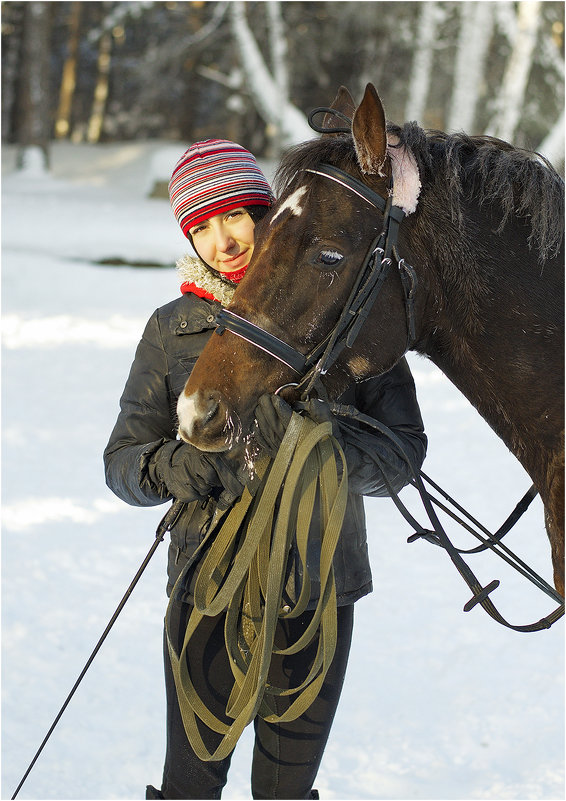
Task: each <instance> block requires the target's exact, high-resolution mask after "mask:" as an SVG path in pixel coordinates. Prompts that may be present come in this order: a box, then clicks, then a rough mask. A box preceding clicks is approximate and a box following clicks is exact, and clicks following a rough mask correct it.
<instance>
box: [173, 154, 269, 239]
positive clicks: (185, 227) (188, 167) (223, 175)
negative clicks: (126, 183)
mask: <svg viewBox="0 0 566 801" xmlns="http://www.w3.org/2000/svg"><path fill="white" fill-rule="evenodd" d="M169 197H170V198H171V208H172V209H173V214H174V215H175V217H176V218H177V222H178V223H179V225H180V226H181V230H182V231H183V233H184V235H185V236H186V237H187V238H189V228H192V227H193V226H194V225H198V223H200V222H202V221H203V220H208V218H209V217H214V216H215V215H216V214H225V213H226V212H228V211H230V210H231V209H237V208H238V207H239V206H270V205H271V204H272V203H273V201H274V196H273V193H272V191H271V187H270V186H269V184H268V183H267V181H266V180H265V176H264V175H263V173H262V171H261V170H260V169H259V167H258V165H257V162H256V160H255V158H254V157H253V156H252V154H251V153H250V152H249V151H248V150H246V149H245V148H243V147H242V146H241V145H237V144H236V143H235V142H229V141H227V140H226V139H205V140H204V141H202V142H195V144H194V145H191V146H190V147H189V149H188V150H187V151H186V152H185V153H184V154H183V155H182V156H181V158H180V159H179V161H178V162H177V164H176V166H175V169H174V170H173V175H172V176H171V180H170V182H169Z"/></svg>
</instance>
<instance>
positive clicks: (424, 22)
mask: <svg viewBox="0 0 566 801" xmlns="http://www.w3.org/2000/svg"><path fill="white" fill-rule="evenodd" d="M441 13H442V12H441V9H440V8H439V6H438V3H436V2H425V3H421V10H420V15H419V22H418V28H417V31H416V34H415V41H416V48H415V53H414V55H413V64H412V69H411V78H410V80H409V96H408V98H407V103H406V105H405V119H406V120H416V121H417V122H420V123H421V124H422V123H423V118H424V114H425V108H426V101H427V97H428V90H429V87H430V79H431V75H432V63H433V59H434V46H435V44H436V36H437V29H438V23H439V21H440V16H441Z"/></svg>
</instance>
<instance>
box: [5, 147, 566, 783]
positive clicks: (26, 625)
mask: <svg viewBox="0 0 566 801" xmlns="http://www.w3.org/2000/svg"><path fill="white" fill-rule="evenodd" d="M181 152H182V149H181V147H179V146H177V145H167V144H164V143H153V144H150V145H148V144H141V143H132V144H128V145H122V146H114V147H111V146H97V147H88V146H72V145H69V144H58V145H56V146H55V147H54V149H53V168H52V173H51V175H49V176H41V175H37V174H35V173H34V171H33V170H30V172H29V174H27V175H26V174H16V173H14V172H13V171H12V166H13V153H12V151H11V150H10V148H4V150H3V175H4V177H3V186H2V189H3V193H2V286H3V294H2V299H3V304H2V331H3V342H4V350H3V365H2V366H3V381H2V389H3V420H2V423H3V426H2V428H3V465H2V466H3V471H2V478H3V496H2V507H3V508H2V511H3V549H2V642H3V661H2V668H3V669H2V689H3V714H2V798H9V797H10V796H11V795H12V793H13V792H14V790H15V788H16V786H17V784H18V782H19V780H20V778H21V777H22V775H23V773H24V771H25V769H26V767H27V765H28V764H29V762H30V760H31V759H32V757H33V755H34V753H35V752H36V750H37V748H38V747H39V744H40V743H41V741H42V739H43V737H44V735H45V733H46V732H47V730H48V728H49V726H50V724H51V722H52V720H53V719H54V717H55V715H56V714H57V712H58V710H59V708H60V706H61V704H62V703H63V701H64V699H65V697H66V696H67V693H68V692H69V690H70V689H71V687H72V686H73V684H74V682H75V679H76V678H77V676H78V675H79V673H80V671H81V669H82V667H83V665H84V664H85V662H86V660H87V658H88V656H89V654H90V653H91V651H92V648H93V647H94V645H95V643H96V641H97V640H98V638H99V636H100V635H101V633H102V631H103V630H104V628H105V626H106V623H107V621H108V620H109V618H110V617H111V615H112V613H113V611H114V609H115V608H116V606H117V604H118V602H119V600H120V598H121V597H122V595H123V593H124V591H125V589H126V587H127V586H128V584H129V582H130V580H131V578H132V577H133V576H134V574H135V572H136V570H137V568H138V566H139V564H140V563H141V561H142V559H143V557H144V555H145V554H146V552H147V551H148V549H149V548H150V546H151V544H152V542H153V539H154V532H155V527H156V525H157V523H158V521H159V520H160V519H161V516H162V515H163V513H164V512H165V507H159V508H156V509H136V508H131V507H128V506H127V505H126V504H124V503H122V502H120V501H119V500H118V499H117V498H115V497H114V496H113V495H112V493H111V492H110V491H109V490H108V489H107V488H106V486H105V483H104V476H103V469H102V451H103V449H104V446H105V444H106V441H107V439H108V436H109V434H110V431H111V429H112V426H113V424H114V421H115V418H116V415H117V412H118V399H119V396H120V394H121V391H122V388H123V385H124V382H125V379H126V376H127V373H128V370H129V366H130V363H131V360H132V357H133V354H134V349H135V346H136V344H137V341H138V339H139V337H140V334H141V331H142V329H143V326H144V325H145V322H146V320H147V318H148V317H149V315H150V314H151V312H152V311H153V309H154V308H156V307H157V306H159V305H160V304H163V303H164V302H167V301H169V300H170V299H172V298H173V297H174V296H175V295H176V294H177V292H178V287H177V280H176V275H175V272H174V270H173V269H172V267H171V266H169V267H168V268H165V269H158V268H145V269H141V268H139V269H132V268H128V267H121V268H118V267H114V268H113V267H104V266H97V265H96V264H95V262H96V261H98V260H100V259H104V258H122V259H124V260H125V261H127V262H133V261H143V262H150V263H156V264H162V265H172V264H173V263H174V260H175V259H176V258H177V257H178V256H180V255H181V254H182V253H183V252H184V251H185V249H186V240H184V239H183V237H182V235H181V233H180V231H178V230H177V226H176V223H175V221H174V219H173V216H172V214H171V211H170V209H169V206H168V203H167V201H165V200H157V199H148V198H147V189H148V186H149V185H150V184H151V181H152V179H153V176H154V173H155V170H156V168H157V167H156V165H161V164H163V162H165V164H169V165H170V167H172V166H173V164H174V162H175V160H176V158H177V157H178V156H179V155H180V154H181ZM170 167H169V168H170ZM159 170H160V172H162V171H163V168H162V167H161V166H159ZM411 365H412V368H413V371H414V375H415V379H416V382H417V388H418V393H419V399H420V403H421V408H422V412H423V416H424V419H425V424H426V428H427V432H428V435H429V441H430V444H429V453H428V456H427V460H426V463H425V472H427V473H428V474H429V475H431V476H432V477H433V478H434V479H435V480H436V481H437V482H438V483H439V484H440V485H441V486H443V487H444V488H445V489H446V490H447V491H449V492H450V493H451V494H452V495H454V496H455V497H456V498H458V499H459V501H460V502H461V503H462V504H463V505H464V506H465V507H466V508H467V509H469V511H470V512H472V513H473V514H474V515H475V516H476V517H477V518H478V519H480V520H481V521H482V522H483V523H484V524H485V525H487V526H488V527H491V528H497V527H498V526H499V524H500V523H501V522H502V521H503V520H504V519H505V517H506V516H507V514H508V513H509V512H510V510H511V508H512V507H513V506H514V504H515V502H516V501H517V500H518V499H519V497H521V496H522V494H523V493H524V492H525V490H526V489H527V488H528V486H529V484H530V482H529V479H528V477H527V475H526V474H525V472H524V471H523V469H522V468H521V467H520V466H519V464H518V463H517V462H516V461H515V460H514V458H513V457H512V456H511V455H510V454H509V453H508V451H507V449H506V448H505V447H504V445H503V444H502V443H501V442H500V441H499V440H498V439H497V438H496V436H495V435H494V434H493V433H492V432H491V430H490V429H489V428H488V427H487V425H486V424H485V423H484V422H483V421H482V420H481V418H480V417H479V416H478V414H477V413H476V412H475V411H474V409H472V408H471V407H470V405H469V404H468V402H467V401H466V400H465V399H464V398H463V397H462V396H461V395H460V394H459V393H458V392H457V391H456V390H455V389H454V388H453V387H452V385H451V384H450V383H449V382H448V381H447V380H446V379H445V378H444V376H442V374H440V373H439V371H438V370H437V369H436V368H435V367H434V366H433V365H431V364H429V363H428V362H426V361H425V360H423V359H420V358H411ZM404 497H405V500H406V501H407V502H408V503H409V504H411V508H413V509H414V510H418V509H419V505H418V503H416V499H415V498H414V495H413V491H412V490H406V491H405V492H404ZM366 508H367V514H368V527H369V539H370V543H371V546H370V547H371V558H372V567H373V572H374V587H375V589H374V592H373V593H372V594H371V595H370V596H368V597H366V598H364V599H362V600H361V601H360V602H359V603H358V604H357V605H356V612H357V617H356V629H355V634H354V643H353V647H352V652H351V658H350V667H349V671H348V676H347V681H346V685H345V688H344V692H343V696H342V700H341V704H340V707H339V710H338V714H337V717H336V721H335V724H334V728H333V731H332V735H331V738H330V741H329V744H328V747H327V750H326V754H325V757H324V760H323V763H322V767H321V770H320V773H319V777H318V780H317V787H318V789H319V791H320V794H321V798H327V799H331V798H335V799H561V798H564V773H563V758H564V695H563V679H564V659H563V657H564V635H563V631H564V629H563V621H561V622H559V623H558V624H557V625H556V626H554V627H553V628H552V629H550V630H549V631H544V632H541V633H536V634H519V633H516V632H513V631H510V630H508V629H505V628H503V627H502V626H500V625H498V624H497V623H495V622H494V621H492V620H491V619H490V618H489V617H488V616H487V615H486V614H485V613H484V612H483V610H481V609H480V608H479V607H478V608H476V609H475V610H473V611H472V612H470V613H468V614H466V613H464V612H463V611H462V607H463V605H464V604H465V602H466V601H467V600H468V599H469V596H470V592H469V590H468V588H467V587H466V585H465V584H464V582H463V581H462V579H461V578H460V577H459V575H458V574H457V573H456V571H455V569H454V568H453V566H452V564H451V563H450V560H449V559H448V557H447V556H446V554H444V553H443V552H442V551H441V550H440V549H438V548H435V547H433V546H431V545H429V544H427V543H424V542H417V543H414V544H411V545H409V544H407V542H406V538H407V536H408V535H410V534H411V533H412V532H411V530H410V529H409V528H408V525H407V524H406V523H405V521H404V520H403V519H402V518H401V517H400V515H399V513H398V512H397V511H396V509H395V507H394V505H393V503H392V502H391V501H389V500H385V499H370V500H368V501H367V503H366ZM418 514H419V516H420V517H421V519H423V520H424V514H423V513H422V512H419V513H418ZM450 530H451V531H453V532H454V533H455V534H456V536H457V539H458V541H459V542H460V543H465V545H466V547H471V546H472V545H475V544H476V542H475V540H471V539H468V537H464V538H463V537H462V536H461V535H460V534H459V533H458V532H455V531H454V528H452V527H451V529H450ZM508 543H509V546H510V547H511V548H513V549H514V550H516V551H517V552H518V553H519V554H520V555H521V556H522V557H523V558H524V559H525V560H526V561H527V562H528V563H530V564H532V566H533V567H534V568H535V569H537V570H538V571H539V572H541V573H542V575H543V576H544V577H545V578H547V580H551V570H550V557H549V548H548V544H547V540H546V535H545V532H544V527H543V520H542V509H541V505H540V502H539V501H538V499H537V501H536V502H535V503H534V504H533V506H532V507H531V509H530V510H529V512H528V513H527V514H526V515H525V516H524V517H523V518H522V520H521V522H520V524H519V525H518V526H517V527H516V529H514V532H513V533H512V534H510V535H509V536H508ZM166 550H167V546H166V545H165V544H163V545H161V546H160V549H158V550H157V553H156V555H155V556H154V558H153V560H152V561H151V563H150V565H149V567H148V569H147V571H146V573H145V574H144V576H143V577H142V579H141V581H140V583H139V585H138V587H137V588H136V590H135V591H134V593H133V595H132V596H131V598H130V599H129V601H128V603H127V605H126V607H125V609H124V611H123V613H122V615H121V616H120V617H119V619H118V621H117V623H116V625H115V626H114V628H113V629H112V632H111V633H110V635H109V637H108V639H107V641H106V643H105V644H104V646H103V648H102V650H101V651H100V653H99V654H98V656H97V657H96V659H95V661H94V663H93V665H92V667H91V668H90V670H89V672H88V673H87V675H86V677H85V679H84V681H83V682H82V684H81V686H80V688H79V690H78V692H77V694H76V695H75V697H74V698H73V700H72V701H71V703H70V704H69V707H68V709H67V711H66V712H65V714H64V715H63V717H62V719H61V721H60V723H59V724H58V726H57V728H56V729H55V732H54V734H53V736H52V738H51V740H50V741H49V743H48V744H47V746H46V747H45V750H44V751H43V754H42V755H41V757H40V758H39V760H38V762H37V764H36V765H35V767H34V769H33V770H32V772H31V774H30V776H29V778H28V779H27V781H26V783H25V784H24V786H23V788H22V790H21V791H20V794H19V797H20V798H22V799H25V798H35V799H65V798H69V799H111V798H118V799H136V798H143V797H144V790H145V785H146V784H147V783H153V784H155V785H157V786H159V784H160V780H161V769H162V760H163V754H164V743H165V732H164V690H163V682H162V665H161V631H162V618H163V614H164V611H165V604H166V597H165V556H166ZM472 566H473V567H474V569H475V570H476V571H477V573H478V576H479V577H480V579H481V580H482V581H483V582H484V583H486V582H487V581H490V580H491V579H494V578H499V579H501V587H500V588H499V589H498V590H497V591H496V592H495V594H494V595H493V596H492V597H493V599H494V601H495V602H496V604H497V605H498V606H499V608H500V610H501V611H502V613H503V614H504V615H506V616H507V617H508V619H510V621H511V622H512V623H521V624H522V623H530V622H532V621H535V620H538V619H539V618H540V617H542V616H543V615H545V614H546V613H548V612H549V611H550V610H551V609H553V608H554V603H553V602H552V601H551V600H550V599H549V598H547V597H546V596H544V595H542V593H540V592H539V591H537V590H535V589H534V588H532V587H531V585H530V584H528V583H527V582H526V580H524V579H522V578H520V577H518V576H516V575H515V574H513V573H512V572H511V571H510V569H509V568H508V567H507V566H506V565H505V564H504V563H503V562H501V561H500V560H498V559H497V558H496V557H494V556H492V555H489V556H487V557H485V558H484V557H475V561H473V562H472ZM251 747H252V741H251V736H250V731H247V732H246V733H245V734H244V736H243V738H242V740H241V742H240V743H239V745H238V747H237V750H236V754H235V756H234V760H233V763H232V765H233V766H232V770H231V773H230V778H229V782H228V785H227V787H226V790H225V793H224V797H225V798H227V799H245V798H250V792H249V770H250V758H251V757H250V755H251Z"/></svg>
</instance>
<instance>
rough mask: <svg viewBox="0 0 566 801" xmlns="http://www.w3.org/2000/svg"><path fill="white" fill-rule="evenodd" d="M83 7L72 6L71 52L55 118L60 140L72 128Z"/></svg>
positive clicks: (74, 4)
mask: <svg viewBox="0 0 566 801" xmlns="http://www.w3.org/2000/svg"><path fill="white" fill-rule="evenodd" d="M81 5H82V4H81V3H79V2H74V3H72V4H71V19H70V28H69V52H68V55H67V58H66V59H65V63H64V65H63V75H62V78H61V89H60V92H59V108H58V109H57V116H56V118H55V136H56V137H57V138H58V139H64V138H65V137H67V136H68V135H69V131H70V128H71V111H72V107H73V95H74V93H75V86H76V74H77V53H78V49H79V30H80V19H81Z"/></svg>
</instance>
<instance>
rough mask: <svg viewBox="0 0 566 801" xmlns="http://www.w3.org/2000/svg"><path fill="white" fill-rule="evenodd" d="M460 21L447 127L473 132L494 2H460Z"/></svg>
mask: <svg viewBox="0 0 566 801" xmlns="http://www.w3.org/2000/svg"><path fill="white" fill-rule="evenodd" d="M460 20H461V21H460V33H459V36H458V50H457V53H456V65H455V69H454V86H453V89H452V98H451V101H450V110H449V113H448V119H447V122H446V128H447V129H448V130H449V131H456V130H461V131H466V132H468V133H474V131H473V125H474V121H475V116H476V106H477V104H478V100H479V97H480V94H481V87H482V78H483V74H484V66H485V58H486V55H487V51H488V48H489V43H490V41H491V34H492V31H493V7H492V3H478V2H471V3H461V4H460ZM476 133H479V131H477V132H476Z"/></svg>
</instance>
